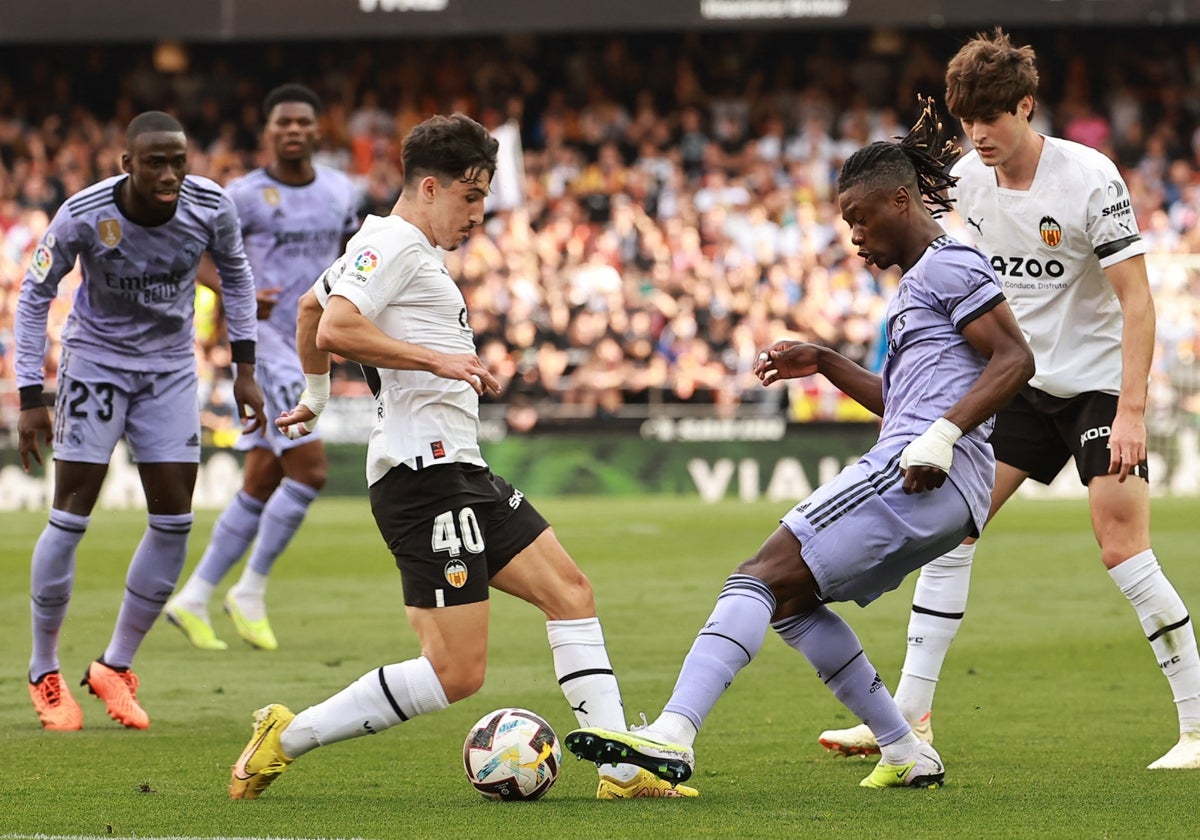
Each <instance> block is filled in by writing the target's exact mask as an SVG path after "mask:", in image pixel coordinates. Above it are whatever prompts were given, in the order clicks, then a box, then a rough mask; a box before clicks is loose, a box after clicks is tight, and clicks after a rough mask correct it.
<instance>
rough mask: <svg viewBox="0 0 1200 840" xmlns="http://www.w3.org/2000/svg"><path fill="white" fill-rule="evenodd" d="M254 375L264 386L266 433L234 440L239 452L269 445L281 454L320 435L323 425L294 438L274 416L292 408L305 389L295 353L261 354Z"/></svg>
mask: <svg viewBox="0 0 1200 840" xmlns="http://www.w3.org/2000/svg"><path fill="white" fill-rule="evenodd" d="M254 378H255V379H256V380H257V381H258V387H259V388H260V389H261V390H262V395H263V411H264V412H266V415H267V417H266V420H267V433H266V434H265V435H260V434H258V433H254V434H249V435H242V436H240V437H239V438H238V440H237V443H235V444H234V448H235V449H237V450H238V451H239V452H249V451H250V450H251V449H255V448H262V449H270V450H271V451H272V452H273V453H275V455H276V456H278V455H282V454H283V453H284V452H285V451H287V450H289V449H295V448H296V447H297V446H304V445H305V444H309V443H312V442H313V441H315V440H320V439H321V431H320V428H321V427H320V426H317V428H316V429H314V430H313V432H312V433H311V434H308V435H305V436H304V437H302V438H297V439H296V440H292V439H291V438H289V437H288V436H287V435H285V434H284V433H283V432H281V431H279V427H278V426H276V425H275V418H276V417H278V416H279V415H280V414H282V413H283V412H285V411H291V410H292V409H293V408H294V407H295V406H296V403H298V402H299V401H300V395H301V394H302V393H304V370H303V369H302V368H301V367H300V361H299V359H297V358H296V357H295V355H292V356H290V357H277V358H273V359H270V358H265V357H262V356H260V357H259V359H258V363H257V364H256V365H255V368H254Z"/></svg>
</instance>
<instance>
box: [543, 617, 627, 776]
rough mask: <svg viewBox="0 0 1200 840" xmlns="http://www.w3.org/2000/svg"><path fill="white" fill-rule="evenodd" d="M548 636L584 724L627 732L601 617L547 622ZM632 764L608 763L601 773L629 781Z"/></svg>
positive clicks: (556, 669) (568, 695)
mask: <svg viewBox="0 0 1200 840" xmlns="http://www.w3.org/2000/svg"><path fill="white" fill-rule="evenodd" d="M546 637H547V638H548V639H549V641H550V653H551V654H552V655H553V657H554V674H555V676H556V677H558V686H559V688H561V689H562V693H563V695H564V696H565V697H566V698H567V703H569V704H570V706H571V711H573V712H574V713H575V719H576V720H577V721H579V725H580V726H581V727H585V726H598V727H600V728H601V729H612V730H616V731H618V732H624V731H625V707H624V705H623V704H622V703H621V688H620V686H619V685H618V684H617V678H616V675H614V674H613V669H612V663H611V662H610V661H609V659H608V649H607V648H606V647H605V646H604V632H603V630H602V629H601V627H600V619H599V618H596V617H592V618H577V619H567V620H559V621H547V622H546ZM637 770H638V768H637V767H634V766H633V765H631V764H621V765H616V766H614V765H611V764H606V765H604V766H602V767H601V768H600V773H601V775H604V776H608V777H609V778H613V779H617V780H618V781H622V782H627V781H629V780H630V779H632V778H633V777H634V776H635V775H637Z"/></svg>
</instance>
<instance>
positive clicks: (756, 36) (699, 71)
mask: <svg viewBox="0 0 1200 840" xmlns="http://www.w3.org/2000/svg"><path fill="white" fill-rule="evenodd" d="M969 34H970V33H953V32H924V33H905V32H902V31H892V30H887V31H883V30H881V31H878V32H871V33H863V32H853V31H850V32H794V31H789V32H759V33H737V34H721V33H707V34H705V35H703V36H700V35H697V34H694V33H693V34H689V35H681V36H675V37H668V36H664V35H663V34H661V33H656V34H653V35H644V36H639V35H629V36H618V35H579V36H570V35H556V36H554V37H552V38H551V37H546V38H529V39H522V41H521V44H520V48H519V49H518V48H516V47H515V45H514V44H513V43H512V42H510V41H507V40H504V39H477V40H475V41H472V42H471V43H469V44H467V43H462V44H458V45H457V46H458V47H459V48H457V49H456V50H455V51H454V55H455V58H454V60H453V61H449V60H447V57H446V56H445V55H444V54H443V52H442V50H441V48H440V47H439V43H438V42H436V41H433V40H430V39H425V40H412V41H406V42H405V43H404V44H403V49H396V48H395V47H396V45H395V44H394V43H389V44H373V43H356V44H352V45H337V44H307V45H299V44H297V45H288V44H280V45H273V46H271V47H270V48H264V47H262V46H261V45H253V44H210V45H201V44H197V45H191V46H189V47H188V49H187V50H186V53H185V56H184V57H185V60H186V61H187V62H188V63H187V65H186V66H185V67H184V68H183V69H182V70H181V72H179V73H175V74H162V73H159V72H157V71H156V70H155V69H154V65H153V61H152V54H151V50H152V48H151V47H150V46H142V47H138V46H129V45H126V46H122V47H121V48H120V49H117V48H115V47H114V48H111V49H108V48H95V49H90V50H86V51H82V52H80V53H78V54H76V53H72V52H64V53H62V54H61V55H59V54H56V55H55V58H54V61H53V62H51V61H50V60H49V59H48V58H47V57H46V56H45V54H44V53H43V52H42V51H41V50H39V49H36V48H24V47H19V46H9V47H7V48H6V49H7V50H8V52H9V54H10V55H9V59H10V60H9V61H8V66H9V67H10V68H11V69H12V71H13V72H11V73H10V74H9V75H8V76H6V77H5V78H0V373H3V374H4V376H3V377H2V378H0V428H5V427H6V428H8V429H9V430H10V431H11V429H12V428H13V427H14V425H15V416H16V415H15V406H16V394H15V388H14V385H13V382H12V375H11V366H12V346H11V320H12V307H13V305H14V303H15V299H16V293H17V289H18V288H19V286H20V283H21V282H22V277H23V274H24V271H25V268H26V266H27V265H28V263H29V258H30V256H31V254H32V251H33V248H34V247H36V244H37V242H38V240H39V239H40V237H41V235H42V233H43V232H44V230H45V227H46V224H47V220H48V218H49V215H50V214H52V213H53V212H54V211H55V210H56V209H57V206H58V204H59V203H60V202H61V201H62V200H63V196H64V195H67V194H70V193H72V192H73V191H74V190H75V189H77V188H78V185H80V184H85V183H89V182H91V181H94V180H98V179H99V178H102V177H104V176H106V175H109V174H114V173H116V172H118V171H120V155H121V147H122V141H123V132H124V126H125V123H126V121H127V120H128V119H129V118H130V117H131V116H132V115H133V114H134V113H136V112H137V110H139V109H141V108H147V107H153V108H163V109H166V110H170V111H174V112H176V113H178V114H179V115H180V116H181V117H182V118H184V120H185V123H186V124H187V127H188V130H189V135H190V136H192V137H193V138H195V140H196V143H195V144H194V147H193V149H192V155H191V166H192V170H193V171H194V172H196V173H197V174H202V175H207V176H209V177H212V178H215V179H217V180H218V181H221V182H225V181H228V180H229V179H231V178H233V177H235V176H236V175H238V174H240V173H242V172H245V171H247V170H248V169H250V168H252V167H253V166H255V165H256V164H257V163H258V161H259V155H260V153H259V150H258V148H257V146H256V143H257V139H256V138H257V125H256V123H255V118H254V113H255V108H256V105H257V103H258V101H259V100H261V97H262V95H263V93H264V92H265V90H266V89H267V88H269V87H270V86H272V85H273V84H274V83H276V82H277V81H284V80H288V79H294V80H295V81H301V82H306V83H309V84H311V85H313V86H315V87H317V88H318V89H320V90H321V91H322V93H323V95H324V96H325V99H326V101H327V102H328V107H327V109H326V112H325V115H324V119H323V122H322V126H321V128H322V147H321V151H320V160H321V162H323V163H325V164H327V165H331V166H336V167H339V168H342V169H344V170H345V171H347V172H349V173H350V174H351V176H352V177H353V178H354V179H355V182H356V184H357V185H358V187H359V190H360V194H361V200H362V207H361V209H362V210H363V211H364V212H371V213H379V214H386V213H387V212H389V211H390V209H391V206H392V204H393V202H394V201H395V198H396V196H397V195H398V194H399V190H400V186H401V182H402V177H401V172H400V166H399V150H400V145H401V142H402V139H403V136H404V133H405V132H406V131H407V130H408V128H409V127H411V126H412V125H413V124H414V123H415V122H417V121H419V120H420V119H421V118H423V117H424V116H425V115H427V114H429V113H431V112H433V111H447V110H451V109H455V108H462V109H465V110H467V111H468V112H469V113H471V114H472V115H473V116H476V117H477V118H479V119H481V120H483V121H485V124H487V125H489V126H491V127H493V128H494V130H495V131H496V132H497V133H500V134H503V135H504V136H505V142H506V144H507V148H509V149H512V150H514V154H515V155H518V156H519V159H520V165H518V164H517V162H516V160H514V161H513V162H512V164H511V165H510V166H509V171H508V172H506V173H505V174H506V175H507V174H510V173H511V177H512V178H513V179H515V181H514V182H510V183H509V185H508V187H507V188H506V189H505V192H504V197H503V198H502V199H501V200H499V201H493V202H491V203H490V204H489V208H488V210H489V213H488V219H487V223H486V225H485V228H486V232H484V231H477V232H476V233H475V234H474V235H473V236H472V237H471V239H470V240H469V241H468V242H467V243H465V245H464V246H463V247H462V248H461V249H459V251H457V252H454V253H452V254H450V255H449V257H448V260H447V265H448V267H449V269H450V271H452V272H453V273H455V274H456V275H457V276H458V277H459V278H461V281H462V288H463V291H464V295H465V296H466V299H467V304H468V311H469V312H470V316H471V319H472V322H471V323H472V327H473V328H474V329H475V331H476V333H477V337H478V342H479V348H480V354H481V356H482V357H483V358H484V359H485V361H486V362H487V364H488V365H489V367H490V368H491V369H492V370H493V372H495V373H496V374H497V376H498V377H501V378H502V379H503V380H505V381H506V382H507V383H508V384H507V388H506V390H505V393H504V394H503V395H502V396H501V397H500V398H499V400H498V402H499V403H500V404H499V405H495V406H494V407H493V409H494V410H495V411H497V412H498V415H497V416H502V417H503V418H504V420H505V422H506V423H507V424H508V426H509V427H510V428H511V429H513V430H515V431H529V430H532V429H535V428H537V427H538V426H539V425H540V424H543V423H545V422H547V421H549V420H552V419H554V418H559V417H568V416H570V417H580V416H584V417H612V416H620V415H622V414H629V415H631V416H638V415H644V414H645V413H646V412H648V411H651V410H659V409H660V408H661V409H663V410H674V411H682V410H689V411H690V410H696V411H708V412H717V413H721V414H725V415H729V414H733V413H735V412H738V411H749V412H759V411H768V412H770V411H778V410H780V409H781V408H785V407H786V408H787V409H788V411H789V416H791V417H792V418H793V419H803V420H809V419H863V416H862V414H861V412H855V411H853V410H852V409H851V407H850V405H849V403H847V401H846V400H844V399H843V398H841V396H840V395H839V394H838V393H837V392H836V390H833V389H830V388H828V387H827V386H826V385H825V384H823V383H822V382H821V381H820V378H819V377H817V378H814V379H813V380H811V381H807V382H805V383H801V384H793V385H792V386H791V390H788V389H784V388H776V389H763V388H762V387H761V386H760V385H759V384H758V383H757V381H756V380H755V379H754V378H753V376H752V375H751V374H750V373H749V369H750V366H751V365H752V363H753V358H754V355H755V353H756V352H757V349H758V348H761V347H762V346H765V345H766V344H769V343H770V342H772V341H774V340H776V339H779V338H783V337H789V336H792V337H803V338H806V339H808V340H813V341H819V342H822V343H825V344H828V345H829V346H832V347H835V348H837V349H838V350H839V352H842V353H844V354H845V355H847V356H849V357H851V358H854V359H856V360H859V361H861V362H863V363H864V364H867V365H873V366H874V365H878V364H879V363H880V359H881V352H882V349H883V348H882V345H881V340H880V319H881V317H882V313H883V311H884V310H885V307H886V304H887V301H888V299H889V297H890V296H891V294H893V292H894V289H895V285H896V281H897V276H896V275H895V273H894V272H888V273H883V274H880V273H878V272H875V271H873V270H871V269H868V268H867V267H866V266H865V265H863V264H862V261H861V260H860V259H858V258H857V256H856V255H855V249H854V248H853V247H851V246H850V244H849V241H848V235H847V232H846V227H845V225H844V223H843V222H842V221H841V218H840V216H841V214H840V210H839V209H838V208H837V206H836V205H835V203H834V198H835V194H836V189H835V188H836V177H837V172H838V169H839V167H840V165H841V162H842V160H843V159H844V158H845V157H846V155H848V154H849V153H850V152H852V151H853V150H854V149H856V148H858V147H859V146H861V145H863V144H864V143H867V142H870V141H873V140H878V139H892V138H895V137H897V136H900V135H902V134H904V133H905V131H906V130H907V129H906V125H905V124H906V121H907V119H908V118H909V117H910V116H911V115H912V113H913V112H914V111H915V108H916V103H915V100H914V99H913V96H914V93H915V92H916V91H923V92H927V93H931V94H934V95H940V94H941V92H942V91H941V88H942V82H941V73H942V60H943V57H944V56H946V55H949V54H950V53H952V52H953V51H954V50H955V49H957V47H958V45H959V44H960V43H961V41H962V40H963V38H964V37H965V36H966V35H969ZM1068 34H1069V37H1068ZM1026 40H1028V41H1029V42H1031V43H1034V44H1035V45H1036V46H1037V48H1038V54H1039V60H1040V64H1041V65H1042V68H1043V75H1044V80H1043V85H1042V89H1043V92H1044V95H1045V100H1046V101H1045V102H1040V103H1039V107H1038V112H1037V115H1036V123H1035V127H1040V128H1042V129H1044V130H1046V131H1050V132H1051V133H1059V134H1062V135H1064V136H1068V137H1072V138H1074V139H1077V140H1079V141H1080V142H1084V143H1087V144H1089V145H1094V146H1097V147H1101V148H1109V149H1111V150H1112V152H1113V154H1114V155H1116V157H1117V160H1118V161H1119V162H1120V163H1121V165H1122V166H1123V168H1124V169H1125V175H1126V179H1127V182H1128V184H1129V187H1130V193H1131V200H1132V202H1133V204H1134V208H1135V211H1136V213H1137V218H1138V220H1139V224H1141V226H1142V229H1143V235H1144V236H1145V237H1146V239H1147V241H1148V242H1149V243H1150V244H1151V251H1152V253H1151V255H1150V256H1151V259H1150V265H1151V272H1152V275H1151V279H1152V282H1153V284H1154V288H1155V293H1156V297H1157V300H1158V303H1159V305H1160V308H1161V310H1162V314H1161V316H1160V329H1159V333H1160V335H1159V338H1160V341H1159V353H1158V362H1157V366H1156V381H1155V383H1154V388H1155V391H1154V394H1155V398H1156V399H1157V400H1159V402H1160V404H1162V405H1170V406H1180V407H1184V408H1181V409H1180V410H1184V409H1186V410H1191V409H1190V408H1188V407H1194V406H1196V405H1200V397H1197V396H1196V394H1197V393H1200V377H1197V376H1196V375H1195V373H1194V371H1195V370H1196V369H1197V368H1198V367H1200V364H1198V363H1197V362H1196V353H1197V352H1198V351H1196V349H1195V348H1196V347H1200V343H1198V342H1200V339H1197V336H1198V335H1200V329H1198V322H1200V305H1196V304H1194V303H1193V302H1192V301H1193V300H1196V299H1200V269H1198V268H1197V265H1200V260H1197V258H1196V257H1194V256H1189V255H1194V254H1197V253H1200V224H1197V222H1198V221H1200V179H1198V178H1197V174H1196V173H1197V170H1200V46H1197V44H1196V43H1194V42H1193V41H1192V40H1190V39H1182V42H1176V41H1173V40H1171V39H1169V38H1165V37H1163V35H1162V33H1161V32H1160V31H1159V30H1149V29H1148V30H1145V31H1124V30H1123V31H1122V32H1121V34H1120V37H1117V36H1116V35H1114V34H1113V33H1112V32H1111V31H1108V30H1104V29H1075V30H1071V31H1070V33H1067V32H1065V31H1049V32H1046V33H1041V34H1037V35H1036V36H1031V37H1028V38H1027V39H1026ZM285 68H288V70H285ZM443 71H445V72H443ZM281 76H286V79H285V78H281ZM1051 105H1053V108H1052V107H1051ZM950 128H951V130H953V127H952V126H951V127H950ZM497 198H500V197H499V196H497ZM947 224H948V226H949V227H950V229H951V231H952V232H953V230H954V225H955V224H957V222H956V220H954V219H953V217H951V218H948V219H947ZM73 280H74V282H69V281H68V282H65V283H64V284H63V289H64V292H63V293H64V295H67V294H73V293H74V289H75V287H76V285H77V283H78V277H75V278H73ZM68 309H69V305H68V301H67V300H63V301H62V303H61V305H60V306H56V307H55V310H54V311H53V312H52V315H51V320H52V323H51V331H50V332H51V334H50V354H49V358H48V362H47V365H48V368H49V370H48V374H49V377H48V385H51V386H52V385H53V376H54V370H55V366H56V364H57V338H56V336H57V331H60V330H61V326H62V319H63V317H64V316H65V313H66V311H67V310H68ZM219 322H220V307H219V299H217V298H212V297H209V296H206V295H204V294H203V293H202V294H201V296H200V297H198V299H197V353H198V354H199V357H200V359H201V371H202V376H203V377H204V381H205V382H207V383H210V384H211V390H212V394H213V396H212V397H210V398H209V399H210V406H209V414H210V415H211V420H212V424H213V425H212V428H211V430H210V431H211V432H212V433H213V435H214V438H215V437H217V433H218V431H219V430H218V426H219V424H220V423H223V422H224V421H223V420H221V417H222V415H223V409H222V402H221V396H220V391H221V386H220V383H221V382H223V381H224V377H225V373H224V369H225V367H227V365H228V348H227V347H226V346H224V343H223V342H224V340H223V338H222V336H221V332H220V330H219V326H218V325H219ZM333 383H334V394H335V395H336V396H363V395H367V394H369V386H368V385H367V383H366V381H365V379H364V377H363V374H362V371H361V370H360V369H359V368H358V366H357V365H347V364H345V363H344V362H342V361H341V360H337V359H335V368H334V376H333ZM783 401H788V404H787V405H786V406H785V405H783ZM691 407H695V408H694V409H693V408H691ZM1196 415H1197V416H1200V409H1197V410H1196Z"/></svg>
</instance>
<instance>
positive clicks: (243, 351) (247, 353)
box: [229, 339, 254, 365]
mask: <svg viewBox="0 0 1200 840" xmlns="http://www.w3.org/2000/svg"><path fill="white" fill-rule="evenodd" d="M229 348H230V351H231V355H232V356H233V363H234V364H235V365H252V364H254V342H253V341H249V340H245V339H244V340H242V341H231V342H229Z"/></svg>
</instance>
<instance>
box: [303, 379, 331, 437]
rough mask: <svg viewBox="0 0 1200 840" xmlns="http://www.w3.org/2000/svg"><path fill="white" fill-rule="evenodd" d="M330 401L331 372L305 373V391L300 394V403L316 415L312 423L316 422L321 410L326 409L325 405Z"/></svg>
mask: <svg viewBox="0 0 1200 840" xmlns="http://www.w3.org/2000/svg"><path fill="white" fill-rule="evenodd" d="M328 402H329V374H328V373H306V374H304V393H302V394H301V395H300V405H302V406H304V407H305V408H307V409H308V410H309V411H311V412H312V413H313V414H315V415H316V417H314V418H313V419H312V421H311V422H312V423H314V424H315V423H316V418H317V417H320V416H321V412H322V411H324V410H325V405H326V404H327V403H328Z"/></svg>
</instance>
